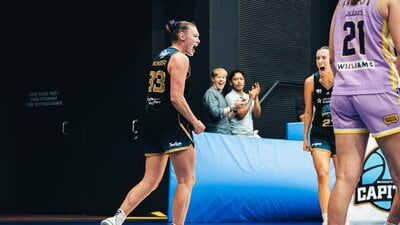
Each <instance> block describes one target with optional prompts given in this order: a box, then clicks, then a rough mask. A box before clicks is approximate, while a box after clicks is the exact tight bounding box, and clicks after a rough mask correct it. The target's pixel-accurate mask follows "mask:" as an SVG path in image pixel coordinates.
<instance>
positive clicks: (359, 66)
mask: <svg viewBox="0 0 400 225" xmlns="http://www.w3.org/2000/svg"><path fill="white" fill-rule="evenodd" d="M336 67H337V70H339V71H353V70H365V69H373V68H375V64H374V61H369V60H360V61H354V62H339V63H337V65H336Z"/></svg>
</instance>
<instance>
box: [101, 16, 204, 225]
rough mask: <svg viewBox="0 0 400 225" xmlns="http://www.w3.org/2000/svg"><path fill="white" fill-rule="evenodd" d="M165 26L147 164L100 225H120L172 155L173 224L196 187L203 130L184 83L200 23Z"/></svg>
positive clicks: (155, 68) (155, 66)
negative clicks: (168, 40)
mask: <svg viewBox="0 0 400 225" xmlns="http://www.w3.org/2000/svg"><path fill="white" fill-rule="evenodd" d="M166 29H167V31H168V32H170V33H171V37H172V45H171V46H170V47H168V48H166V49H164V50H163V51H161V53H160V54H159V55H158V56H157V57H156V58H155V59H154V61H153V63H152V67H151V71H150V74H149V79H148V83H147V86H148V90H147V91H148V94H147V104H146V114H145V118H144V149H145V156H146V163H145V164H146V168H145V173H144V177H143V179H142V180H141V181H140V182H139V183H138V184H137V185H136V186H134V187H133V188H132V189H131V190H130V191H129V193H128V194H127V195H126V197H125V200H124V201H123V202H122V204H121V206H120V207H119V209H118V210H117V213H116V214H115V216H113V217H109V218H107V219H105V220H103V221H102V222H101V225H121V224H122V223H123V222H124V221H125V219H126V216H127V215H129V214H130V213H131V212H132V211H133V210H134V209H135V207H136V206H137V205H138V204H139V203H140V202H142V201H143V200H144V199H145V198H146V197H147V196H148V195H149V194H150V193H151V192H152V191H153V190H155V189H156V188H157V186H158V185H159V183H160V181H161V179H162V177H163V174H164V171H165V168H166V166H167V162H168V159H171V162H172V165H173V166H174V169H175V173H176V178H177V181H178V182H177V183H178V185H177V188H176V191H175V196H174V199H173V203H172V223H173V224H176V225H183V224H184V221H185V217H186V214H187V210H188V207H189V201H190V195H191V193H192V187H193V185H194V180H195V175H194V162H195V152H194V146H193V142H192V136H191V129H193V131H194V132H195V133H196V134H199V133H201V132H203V131H204V129H205V126H204V124H203V123H202V122H201V121H200V120H198V119H197V117H196V116H195V115H194V114H193V112H192V110H191V109H190V107H189V105H188V103H187V101H186V93H185V86H186V82H187V80H188V79H189V78H190V65H189V57H188V56H193V55H194V53H195V49H196V47H197V46H198V45H199V43H200V39H199V32H198V31H197V27H196V25H195V24H193V23H191V22H187V21H174V20H171V21H169V22H168V23H167V25H166Z"/></svg>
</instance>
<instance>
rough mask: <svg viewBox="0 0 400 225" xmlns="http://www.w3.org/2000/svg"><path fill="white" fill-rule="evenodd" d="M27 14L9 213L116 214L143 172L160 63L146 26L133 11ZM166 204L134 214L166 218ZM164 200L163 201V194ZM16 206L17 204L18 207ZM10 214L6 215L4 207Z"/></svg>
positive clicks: (35, 9)
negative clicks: (151, 83) (151, 73)
mask: <svg viewBox="0 0 400 225" xmlns="http://www.w3.org/2000/svg"><path fill="white" fill-rule="evenodd" d="M68 8H69V7H64V6H63V7H56V8H55V9H54V10H51V11H47V10H44V8H42V7H41V6H40V5H36V4H35V5H33V6H30V7H25V8H24V9H19V11H20V12H22V14H21V15H20V16H18V17H17V19H18V21H15V22H16V25H18V27H19V29H20V30H19V32H18V33H17V36H18V38H16V39H15V40H14V41H15V42H16V43H15V46H18V48H17V49H16V54H17V55H18V62H16V65H18V67H16V68H18V73H16V74H18V76H14V77H12V78H7V79H10V80H11V81H12V82H11V83H12V87H11V88H10V90H12V91H13V93H15V95H14V97H13V101H14V102H15V108H14V109H13V110H12V111H13V113H14V116H13V117H14V119H13V120H14V121H13V122H12V123H13V125H12V126H13V127H14V129H13V130H14V131H15V132H14V133H13V142H14V148H13V149H12V151H14V152H13V155H14V162H15V165H13V166H14V180H12V179H10V180H8V181H7V182H14V187H15V189H14V193H10V194H13V195H14V198H10V199H11V200H9V202H0V204H8V205H13V208H10V207H8V209H9V212H10V213H13V214H14V213H17V214H21V213H29V214H36V213H40V214H42V213H46V214H68V213H78V214H104V215H111V214H113V213H114V212H115V210H116V209H117V207H118V206H119V204H120V203H121V201H122V200H123V197H124V196H125V194H126V193H127V191H128V190H129V188H131V187H132V185H134V184H135V183H137V182H138V181H139V180H140V179H141V177H142V175H143V170H144V156H143V150H142V144H141V136H140V133H135V132H134V131H133V122H134V121H135V120H137V122H136V131H138V129H139V128H140V123H141V116H142V110H143V107H142V106H143V105H144V104H143V101H144V94H143V92H144V91H145V88H144V86H143V89H142V88H141V87H142V84H145V81H144V80H143V79H145V77H146V76H145V75H146V74H147V69H148V68H149V66H150V64H151V57H152V56H151V26H149V25H148V24H146V23H145V22H144V21H151V18H150V16H151V13H150V10H151V2H148V3H145V4H143V5H142V8H141V9H142V10H144V11H148V12H149V13H147V14H146V15H148V16H147V17H148V18H147V17H143V16H141V15H139V14H135V13H133V12H134V10H135V7H134V6H133V5H132V4H126V5H118V6H116V5H114V6H113V5H110V4H107V5H99V4H96V5H91V4H89V5H86V6H83V5H80V6H79V7H75V6H71V8H69V9H68ZM71 12H74V13H73V14H71ZM160 189H161V190H162V193H161V198H162V199H160V196H158V199H151V198H149V199H148V200H146V201H145V202H143V204H141V206H140V207H139V208H138V209H137V210H136V211H135V212H136V213H137V214H138V215H145V214H147V213H149V212H151V211H153V210H161V211H164V212H166V208H167V201H168V196H167V183H165V182H163V183H162V188H160ZM156 194H157V193H156ZM10 201H12V202H10ZM1 208H7V207H1Z"/></svg>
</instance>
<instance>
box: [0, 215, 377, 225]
mask: <svg viewBox="0 0 400 225" xmlns="http://www.w3.org/2000/svg"><path fill="white" fill-rule="evenodd" d="M103 218H104V217H101V216H85V215H84V216H82V215H78V216H76V215H69V216H65V215H63V216H57V215H1V214H0V225H6V224H9V225H39V224H44V225H100V221H101V220H102V219H103ZM169 224H170V223H168V222H166V221H165V220H162V221H157V220H147V219H137V218H134V219H128V220H127V221H126V222H125V223H124V225H169ZM383 224H384V221H379V222H378V221H373V222H371V221H363V222H350V225H383ZM186 225H321V222H316V221H310V222H306V221H301V222H299V221H294V222H268V223H267V222H266V223H186Z"/></svg>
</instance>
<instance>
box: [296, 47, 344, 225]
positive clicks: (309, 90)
mask: <svg viewBox="0 0 400 225" xmlns="http://www.w3.org/2000/svg"><path fill="white" fill-rule="evenodd" d="M316 65H317V67H318V71H317V72H315V73H314V74H312V75H311V76H309V77H308V78H307V79H306V80H305V82H304V103H305V113H304V138H303V139H304V140H303V150H305V151H310V152H311V155H312V158H313V163H314V168H315V171H316V172H317V177H318V198H319V204H320V208H321V213H322V220H323V223H322V224H323V225H326V224H327V220H328V217H327V213H328V201H329V196H330V185H329V181H330V159H331V158H332V159H333V163H334V165H335V168H336V165H337V158H336V147H335V136H334V134H333V126H332V120H331V110H330V100H331V93H332V88H333V79H334V78H333V73H332V70H331V67H330V64H329V48H328V47H326V46H323V47H321V48H320V49H318V50H317V52H316ZM311 121H312V128H311V132H310V126H311ZM308 136H310V141H309V140H308ZM310 142H311V144H310Z"/></svg>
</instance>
